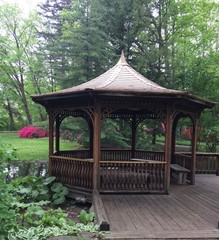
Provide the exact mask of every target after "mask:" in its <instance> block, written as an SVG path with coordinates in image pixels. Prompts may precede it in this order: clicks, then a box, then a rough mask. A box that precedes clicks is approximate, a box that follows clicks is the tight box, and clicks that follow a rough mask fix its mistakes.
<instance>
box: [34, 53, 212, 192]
mask: <svg viewBox="0 0 219 240" xmlns="http://www.w3.org/2000/svg"><path fill="white" fill-rule="evenodd" d="M32 99H33V101H35V102H36V103H39V104H41V105H43V106H44V107H45V108H46V110H47V113H48V115H49V174H50V175H52V176H56V177H57V179H58V180H59V181H61V182H63V183H64V184H66V185H68V186H69V187H70V188H71V189H72V190H75V191H80V192H84V193H89V192H90V193H92V191H93V190H96V191H99V192H110V193H112V192H126V193H131V192H132V193H133V192H141V193H154V192H156V193H165V194H168V191H169V185H170V165H171V163H175V162H176V161H177V159H176V154H175V135H176V127H177V123H178V121H179V119H181V118H182V117H189V118H190V119H191V123H192V126H193V133H192V151H191V156H190V159H189V161H187V163H186V166H183V167H186V168H187V169H188V170H189V174H188V179H187V180H188V182H190V184H195V163H196V140H197V122H198V119H199V117H200V114H201V112H202V111H203V110H204V109H205V108H212V107H213V106H214V103H212V102H210V101H207V100H204V99H201V98H199V97H196V96H194V95H192V94H190V93H188V92H185V91H178V90H171V89H167V88H164V87H161V86H159V85H157V84H155V83H154V82H152V81H150V80H148V79H147V78H145V77H144V76H142V75H140V74H139V73H138V72H136V71H135V70H134V69H133V68H132V67H131V66H130V65H129V64H128V63H127V62H126V60H125V58H124V55H123V54H122V55H121V57H120V60H119V61H118V63H117V64H116V65H115V66H114V67H113V68H111V69H109V70H108V71H107V72H105V73H104V74H102V75H100V76H99V77H97V78H95V79H93V80H91V81H88V82H86V83H83V84H81V85H78V86H75V87H72V88H68V89H65V90H62V91H59V92H53V93H48V94H42V95H37V96H33V97H32ZM68 116H73V117H82V118H84V119H85V120H86V122H87V124H88V127H89V133H90V143H89V149H87V150H72V151H60V125H61V123H62V121H63V119H65V118H66V117H68ZM104 118H113V119H117V118H120V119H123V120H126V121H127V122H128V123H129V124H130V127H131V132H132V141H131V149H128V150H112V149H101V122H102V121H103V119H104ZM145 119H161V121H162V123H163V124H164V125H165V129H166V131H165V146H164V151H163V152H152V151H141V150H137V149H136V129H137V127H138V124H139V123H140V122H141V121H143V120H145ZM178 163H179V161H178ZM184 165H185V164H184Z"/></svg>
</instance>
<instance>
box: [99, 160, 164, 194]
mask: <svg viewBox="0 0 219 240" xmlns="http://www.w3.org/2000/svg"><path fill="white" fill-rule="evenodd" d="M164 169H165V162H154V163H146V162H136V161H122V162H120V161H101V162H100V191H101V192H145V193H146V192H147V193H150V192H157V193H163V192H164Z"/></svg>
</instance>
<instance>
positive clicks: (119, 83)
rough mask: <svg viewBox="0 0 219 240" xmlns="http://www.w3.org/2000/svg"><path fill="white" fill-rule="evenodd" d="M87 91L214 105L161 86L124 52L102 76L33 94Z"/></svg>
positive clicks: (59, 95) (41, 98)
mask: <svg viewBox="0 0 219 240" xmlns="http://www.w3.org/2000/svg"><path fill="white" fill-rule="evenodd" d="M86 92H93V93H97V94H98V93H109V94H128V95H130V94H131V95H138V96H154V97H158V96H159V97H167V96H168V97H173V98H184V99H186V100H191V101H194V102H196V103H199V104H201V105H204V106H205V107H210V108H211V107H213V106H214V105H215V104H214V103H213V102H211V101H208V100H205V99H202V98H199V97H197V96H194V95H192V94H190V93H188V92H186V91H180V90H172V89H168V88H164V87H161V86H159V85H158V84H156V83H154V82H152V81H151V80H149V79H147V78H146V77H144V76H142V75H141V74H140V73H138V72H137V71H136V70H134V69H133V68H132V67H131V66H130V65H129V64H128V63H127V62H126V59H125V57H124V54H123V52H122V54H121V57H120V59H119V61H118V63H117V64H116V65H115V66H114V67H112V68H111V69H109V70H108V71H106V72H105V73H103V74H101V75H100V76H98V77H96V78H94V79H92V80H90V81H88V82H85V83H82V84H80V85H78V86H74V87H71V88H67V89H64V90H61V91H58V92H52V93H46V94H41V95H36V96H32V99H33V100H34V101H35V102H39V103H40V102H42V101H45V100H53V99H57V98H62V97H70V96H72V95H77V94H81V93H86Z"/></svg>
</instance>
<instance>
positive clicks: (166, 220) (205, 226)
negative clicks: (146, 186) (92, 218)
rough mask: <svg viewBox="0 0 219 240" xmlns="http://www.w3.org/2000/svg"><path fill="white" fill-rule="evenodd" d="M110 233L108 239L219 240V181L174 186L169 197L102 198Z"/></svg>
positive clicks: (201, 180) (202, 179) (205, 179)
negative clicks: (194, 239)
mask: <svg viewBox="0 0 219 240" xmlns="http://www.w3.org/2000/svg"><path fill="white" fill-rule="evenodd" d="M101 196H102V200H103V204H104V206H105V210H106V213H107V216H108V219H109V221H110V224H111V226H110V227H111V232H110V234H109V235H105V237H104V238H105V239H171V238H172V239H173V238H177V239H192V238H196V239H219V229H218V222H219V177H216V176H212V175H211V176H208V175H197V176H196V185H193V186H191V185H180V186H179V185H171V187H170V194H169V195H124V194H121V195H101Z"/></svg>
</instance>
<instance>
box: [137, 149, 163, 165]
mask: <svg viewBox="0 0 219 240" xmlns="http://www.w3.org/2000/svg"><path fill="white" fill-rule="evenodd" d="M135 158H142V159H150V160H154V161H161V162H164V161H165V155H164V152H153V151H144V150H136V151H135Z"/></svg>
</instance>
